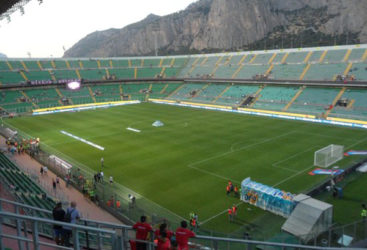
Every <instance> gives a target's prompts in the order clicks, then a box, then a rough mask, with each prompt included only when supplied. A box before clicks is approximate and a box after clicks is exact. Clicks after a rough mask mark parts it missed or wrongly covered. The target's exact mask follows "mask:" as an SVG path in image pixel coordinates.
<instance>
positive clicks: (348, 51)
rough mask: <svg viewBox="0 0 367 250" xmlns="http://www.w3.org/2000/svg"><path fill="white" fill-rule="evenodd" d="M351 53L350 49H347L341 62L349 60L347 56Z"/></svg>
mask: <svg viewBox="0 0 367 250" xmlns="http://www.w3.org/2000/svg"><path fill="white" fill-rule="evenodd" d="M351 53H352V50H351V49H348V50H347V53H345V56H344V59H343V62H347V61H348V59H349V56H350V54H351Z"/></svg>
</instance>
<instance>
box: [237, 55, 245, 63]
mask: <svg viewBox="0 0 367 250" xmlns="http://www.w3.org/2000/svg"><path fill="white" fill-rule="evenodd" d="M246 57H247V54H245V55H243V57H242V58H241V60H240V61H239V62H238V65H242V63H243V62H244V61H245V60H246Z"/></svg>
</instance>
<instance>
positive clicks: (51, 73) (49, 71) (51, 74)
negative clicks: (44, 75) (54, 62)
mask: <svg viewBox="0 0 367 250" xmlns="http://www.w3.org/2000/svg"><path fill="white" fill-rule="evenodd" d="M48 73H49V74H50V77H51V79H52V81H55V82H56V81H57V80H56V77H55V74H54V73H53V72H52V70H50V69H49V70H48Z"/></svg>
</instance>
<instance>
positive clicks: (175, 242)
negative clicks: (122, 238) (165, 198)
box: [130, 216, 196, 250]
mask: <svg viewBox="0 0 367 250" xmlns="http://www.w3.org/2000/svg"><path fill="white" fill-rule="evenodd" d="M146 219H147V218H146V216H141V218H140V221H139V222H137V223H136V224H135V225H134V226H133V229H135V230H136V236H135V237H136V241H130V246H131V249H132V250H146V249H147V246H148V245H147V243H148V240H149V234H150V233H153V228H152V226H151V225H150V224H149V223H147V222H146ZM187 226H188V225H187V222H186V221H182V222H181V226H180V227H179V228H177V230H176V232H175V233H174V232H173V231H171V230H169V229H168V226H167V224H166V223H162V224H160V225H159V228H158V229H157V230H155V231H154V234H152V235H154V242H155V243H156V245H157V248H156V249H157V250H175V249H177V250H188V249H189V244H188V241H189V238H192V237H195V236H196V235H195V233H194V232H192V231H191V230H189V229H187Z"/></svg>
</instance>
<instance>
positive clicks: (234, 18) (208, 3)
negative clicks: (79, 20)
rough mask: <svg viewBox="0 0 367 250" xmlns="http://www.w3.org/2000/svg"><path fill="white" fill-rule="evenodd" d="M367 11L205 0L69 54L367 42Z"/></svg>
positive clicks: (339, 0)
mask: <svg viewBox="0 0 367 250" xmlns="http://www.w3.org/2000/svg"><path fill="white" fill-rule="evenodd" d="M366 11H367V1H365V0H200V1H198V2H195V3H193V4H191V5H190V6H189V7H187V8H186V9H185V10H183V11H180V12H178V13H174V14H171V15H167V16H164V17H159V16H155V15H149V16H148V17H147V18H146V19H144V20H142V21H140V22H138V23H135V24H132V25H129V26H126V27H124V28H122V29H110V30H105V31H98V32H94V33H91V34H89V35H87V36H86V37H85V38H83V39H81V40H80V41H79V42H78V43H76V44H75V45H74V46H73V47H72V48H70V49H69V50H67V51H66V52H65V55H64V57H114V56H134V55H153V54H154V51H155V46H156V45H157V48H158V51H159V54H160V55H162V54H187V53H200V52H210V51H224V50H235V49H243V48H248V46H251V45H254V44H256V43H258V42H259V41H261V40H264V39H266V40H267V39H270V40H271V41H273V45H274V43H278V42H279V39H280V37H282V38H284V37H285V38H287V37H294V38H295V39H298V38H299V37H302V36H303V38H302V39H301V40H302V41H300V42H299V43H300V45H302V46H307V45H314V44H309V43H311V41H312V40H315V39H320V38H321V37H323V39H324V40H328V39H329V40H330V39H331V38H332V37H334V40H335V41H336V38H335V37H338V38H340V39H341V37H342V38H343V40H344V39H345V37H347V38H346V39H349V42H361V43H363V42H367V25H366V24H367V15H365V13H366ZM306 36H307V37H306ZM306 38H307V39H306ZM292 39H293V38H292ZM343 40H341V41H343ZM307 41H310V42H307ZM337 41H339V40H337ZM282 42H283V41H282ZM292 43H293V41H292ZM300 45H298V46H300ZM275 46H280V45H274V47H275Z"/></svg>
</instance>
